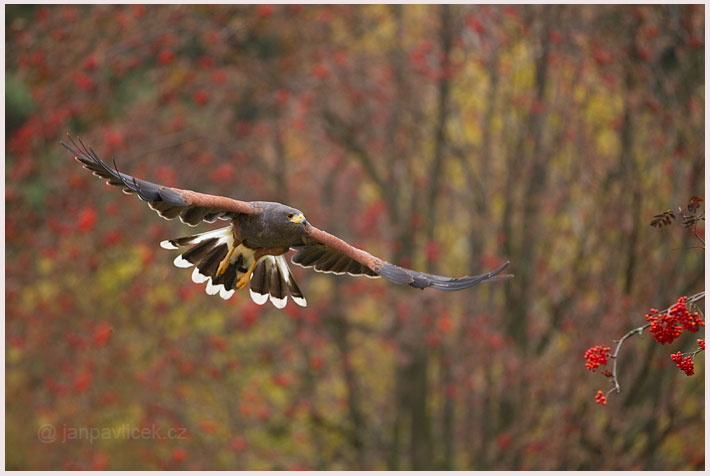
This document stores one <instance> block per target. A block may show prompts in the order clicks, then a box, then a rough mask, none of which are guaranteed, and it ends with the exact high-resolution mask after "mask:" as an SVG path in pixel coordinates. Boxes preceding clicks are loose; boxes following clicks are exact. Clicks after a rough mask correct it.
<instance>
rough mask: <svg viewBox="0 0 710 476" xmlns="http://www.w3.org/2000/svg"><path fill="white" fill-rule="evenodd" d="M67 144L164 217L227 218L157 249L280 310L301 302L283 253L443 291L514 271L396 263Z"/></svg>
mask: <svg viewBox="0 0 710 476" xmlns="http://www.w3.org/2000/svg"><path fill="white" fill-rule="evenodd" d="M69 140H70V141H71V144H72V145H71V146H69V145H67V144H65V143H64V142H62V145H63V146H64V147H65V148H66V149H67V150H69V151H70V152H71V153H72V154H74V157H75V158H76V160H78V161H79V162H80V163H81V164H82V165H83V166H84V167H85V168H86V169H88V170H90V171H91V172H93V173H94V175H97V176H99V177H101V178H104V179H106V183H107V184H109V185H114V186H119V187H121V188H122V189H123V191H124V192H125V193H129V194H130V193H135V194H136V195H138V197H139V198H140V199H141V200H143V201H146V202H148V206H150V208H152V209H153V210H155V211H156V212H157V213H158V214H159V215H160V216H161V217H163V218H166V219H168V220H170V219H173V218H180V220H181V221H182V222H184V223H187V224H188V225H191V226H195V225H197V224H198V223H200V222H202V221H205V222H208V223H213V222H214V221H215V220H217V219H220V220H226V221H229V222H230V225H229V226H228V227H226V228H221V229H218V230H212V231H209V232H206V233H201V234H198V235H191V236H186V237H182V238H176V239H173V240H166V241H163V242H162V243H161V246H162V247H163V248H167V249H180V248H186V247H189V249H187V250H186V251H184V252H183V253H182V254H181V255H180V256H178V257H177V258H175V261H174V263H175V265H176V266H178V267H182V268H187V267H192V266H194V267H195V269H194V271H193V274H192V279H193V281H195V282H198V283H203V282H207V287H206V291H207V293H208V294H217V293H219V295H220V296H221V297H222V298H224V299H228V298H229V297H231V296H232V294H234V292H235V291H236V290H238V289H241V288H243V287H245V286H246V284H250V294H251V297H252V299H253V300H254V301H255V302H257V303H258V304H264V303H265V302H266V300H267V299H270V300H271V302H272V303H273V304H274V305H275V306H276V307H278V308H283V307H284V306H285V305H286V301H287V298H288V297H289V296H290V297H291V298H292V299H293V300H294V302H296V304H298V305H300V306H305V305H306V300H305V298H304V297H303V294H302V293H301V290H300V289H299V288H298V285H297V284H296V282H295V280H294V279H293V275H292V274H291V271H290V270H289V268H288V264H287V262H286V260H285V259H284V255H285V253H287V252H288V251H289V250H296V254H295V255H294V256H293V258H292V260H291V262H292V263H294V264H297V265H299V266H302V267H304V268H313V269H314V270H315V271H318V272H322V273H334V274H344V273H347V274H350V275H353V276H369V277H380V276H381V277H383V278H385V279H387V280H389V281H392V282H394V283H397V284H408V285H410V286H412V287H415V288H419V289H423V288H426V287H431V288H434V289H441V290H446V291H456V290H461V289H465V288H469V287H471V286H474V285H476V284H478V283H484V282H493V281H501V280H504V279H509V278H511V277H512V275H510V274H500V273H501V272H502V271H503V270H504V269H505V268H506V267H507V266H508V264H509V263H508V262H506V263H504V264H503V265H502V266H500V267H499V268H497V269H495V270H493V271H491V272H488V273H485V274H481V275H477V276H464V277H462V278H451V277H447V276H438V275H434V274H428V273H420V272H418V271H414V270H411V269H406V268H401V267H399V266H396V265H393V264H391V263H388V262H387V261H384V260H382V259H380V258H377V257H376V256H373V255H371V254H370V253H368V252H367V251H365V250H361V249H358V248H355V247H354V246H352V245H350V244H348V243H346V242H345V241H343V240H341V239H340V238H338V237H337V236H333V235H331V234H330V233H328V232H325V231H323V230H320V229H318V228H316V227H314V226H312V225H311V224H310V223H309V222H308V221H307V220H306V219H305V217H304V216H303V213H301V212H300V211H299V210H296V209H295V208H292V207H289V206H287V205H283V204H281V203H275V202H243V201H240V200H234V199H232V198H228V197H223V196H217V195H207V194H204V193H199V192H193V191H191V190H182V189H179V188H173V187H166V186H163V185H158V184H154V183H151V182H148V181H145V180H141V179H137V178H135V177H132V176H130V175H126V174H123V173H121V172H119V171H118V169H117V168H116V166H115V164H114V168H111V167H109V166H108V165H106V164H105V163H104V162H103V161H102V160H101V159H99V157H98V156H97V155H96V153H95V152H94V150H93V149H92V148H91V147H87V146H86V145H84V143H83V142H82V141H81V140H79V144H77V143H76V142H75V141H74V139H73V138H71V137H69Z"/></svg>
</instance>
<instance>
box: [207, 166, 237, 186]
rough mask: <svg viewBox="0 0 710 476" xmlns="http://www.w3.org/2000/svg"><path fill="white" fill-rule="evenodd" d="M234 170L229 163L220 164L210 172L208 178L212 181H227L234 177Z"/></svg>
mask: <svg viewBox="0 0 710 476" xmlns="http://www.w3.org/2000/svg"><path fill="white" fill-rule="evenodd" d="M235 172H236V170H235V169H234V166H232V165H231V164H222V165H220V166H218V167H216V168H214V169H213V170H212V172H210V175H209V178H210V180H211V181H212V182H214V183H228V182H231V181H232V179H233V178H234V175H235Z"/></svg>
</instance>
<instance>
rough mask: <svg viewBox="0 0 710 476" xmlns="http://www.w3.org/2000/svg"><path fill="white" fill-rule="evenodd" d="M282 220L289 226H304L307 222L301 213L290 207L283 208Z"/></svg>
mask: <svg viewBox="0 0 710 476" xmlns="http://www.w3.org/2000/svg"><path fill="white" fill-rule="evenodd" d="M282 213H283V214H282V217H281V218H282V219H284V220H286V221H287V222H288V223H289V224H290V225H291V226H299V227H300V226H306V225H307V224H308V221H307V220H306V217H305V216H303V212H301V211H300V210H297V209H295V208H291V207H284V210H283V212H282Z"/></svg>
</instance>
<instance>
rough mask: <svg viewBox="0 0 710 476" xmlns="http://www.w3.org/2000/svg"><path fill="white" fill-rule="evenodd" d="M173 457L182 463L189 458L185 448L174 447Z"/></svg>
mask: <svg viewBox="0 0 710 476" xmlns="http://www.w3.org/2000/svg"><path fill="white" fill-rule="evenodd" d="M171 457H172V459H173V461H175V462H177V463H182V462H183V461H185V460H186V459H187V451H185V449H184V448H173V451H172V454H171Z"/></svg>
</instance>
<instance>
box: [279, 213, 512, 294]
mask: <svg viewBox="0 0 710 476" xmlns="http://www.w3.org/2000/svg"><path fill="white" fill-rule="evenodd" d="M306 236H307V237H308V239H309V242H308V243H307V244H306V245H305V246H303V247H301V248H299V249H298V252H297V253H296V254H295V255H294V256H293V258H292V259H291V261H292V262H293V263H294V264H297V265H299V266H303V267H305V268H313V269H314V270H316V271H319V272H321V273H335V274H342V273H345V272H347V273H348V274H352V275H355V276H357V275H366V276H371V277H378V276H381V277H383V278H385V279H387V280H388V281H392V282H393V283H397V284H407V285H409V286H412V287H414V288H418V289H424V288H434V289H441V290H444V291H458V290H461V289H466V288H470V287H471V286H475V285H476V284H479V283H486V282H494V281H502V280H505V279H510V278H512V277H513V275H512V274H500V273H501V272H502V271H503V270H504V269H505V268H507V267H508V265H509V264H510V263H509V262H505V263H504V264H503V265H501V266H499V267H498V268H496V269H494V270H493V271H490V272H488V273H484V274H479V275H476V276H464V277H461V278H452V277H449V276H439V275H436V274H429V273H421V272H419V271H414V270H412V269H407V268H402V267H400V266H397V265H394V264H392V263H388V262H386V261H384V260H382V259H380V258H377V257H376V256H373V255H371V254H370V253H368V252H367V251H365V250H361V249H358V248H355V247H354V246H352V245H350V244H349V243H347V242H345V241H343V240H341V239H340V238H338V237H337V236H334V235H331V234H330V233H327V232H325V231H323V230H320V229H318V228H315V227H313V226H311V225H308V226H307V228H306Z"/></svg>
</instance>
